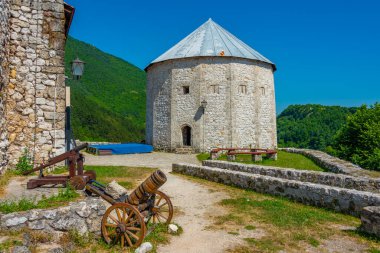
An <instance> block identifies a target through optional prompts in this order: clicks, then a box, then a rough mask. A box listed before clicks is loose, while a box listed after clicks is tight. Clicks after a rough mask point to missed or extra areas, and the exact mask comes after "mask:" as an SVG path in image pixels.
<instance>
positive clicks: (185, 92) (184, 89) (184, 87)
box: [182, 86, 190, 94]
mask: <svg viewBox="0 0 380 253" xmlns="http://www.w3.org/2000/svg"><path fill="white" fill-rule="evenodd" d="M182 91H183V94H189V93H190V87H189V86H182Z"/></svg>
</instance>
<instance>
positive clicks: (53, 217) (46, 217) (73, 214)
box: [0, 198, 106, 235]
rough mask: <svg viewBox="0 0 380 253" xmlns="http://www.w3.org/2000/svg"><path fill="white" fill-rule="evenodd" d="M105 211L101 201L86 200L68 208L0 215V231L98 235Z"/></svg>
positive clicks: (95, 199) (72, 204)
mask: <svg viewBox="0 0 380 253" xmlns="http://www.w3.org/2000/svg"><path fill="white" fill-rule="evenodd" d="M105 211H106V206H105V204H104V202H103V201H102V200H101V199H99V198H86V199H85V200H83V201H79V202H72V203H70V204H69V206H65V207H59V208H55V209H47V210H42V209H34V210H30V211H26V212H18V213H10V214H1V213H0V229H1V230H2V229H21V228H29V229H31V230H44V231H48V232H51V233H53V234H55V233H56V234H57V235H59V234H61V232H67V231H69V230H76V231H77V232H78V233H80V234H82V235H84V234H86V233H89V232H91V233H95V234H96V235H100V228H101V224H100V223H101V219H102V217H103V214H104V213H105Z"/></svg>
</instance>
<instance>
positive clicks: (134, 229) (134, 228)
mask: <svg viewBox="0 0 380 253" xmlns="http://www.w3.org/2000/svg"><path fill="white" fill-rule="evenodd" d="M126 229H127V230H132V231H140V230H141V228H137V227H126Z"/></svg>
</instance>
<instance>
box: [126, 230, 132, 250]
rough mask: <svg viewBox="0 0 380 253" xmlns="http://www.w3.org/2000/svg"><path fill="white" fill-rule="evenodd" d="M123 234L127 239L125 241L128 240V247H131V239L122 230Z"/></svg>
mask: <svg viewBox="0 0 380 253" xmlns="http://www.w3.org/2000/svg"><path fill="white" fill-rule="evenodd" d="M124 236H125V239H127V242H128V245H129V247H132V246H133V244H132V242H131V239H130V238H129V236H128V235H127V233H125V232H124Z"/></svg>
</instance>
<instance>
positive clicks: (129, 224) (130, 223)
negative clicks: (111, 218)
mask: <svg viewBox="0 0 380 253" xmlns="http://www.w3.org/2000/svg"><path fill="white" fill-rule="evenodd" d="M136 222H138V220H132V221H130V222H129V223H125V226H131V225H132V224H134V223H136Z"/></svg>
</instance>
